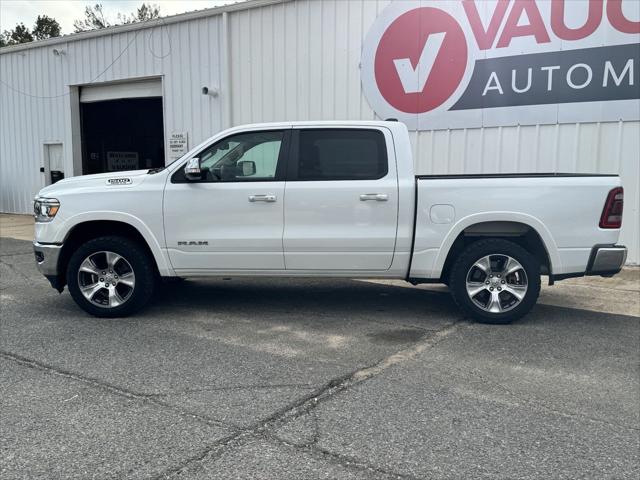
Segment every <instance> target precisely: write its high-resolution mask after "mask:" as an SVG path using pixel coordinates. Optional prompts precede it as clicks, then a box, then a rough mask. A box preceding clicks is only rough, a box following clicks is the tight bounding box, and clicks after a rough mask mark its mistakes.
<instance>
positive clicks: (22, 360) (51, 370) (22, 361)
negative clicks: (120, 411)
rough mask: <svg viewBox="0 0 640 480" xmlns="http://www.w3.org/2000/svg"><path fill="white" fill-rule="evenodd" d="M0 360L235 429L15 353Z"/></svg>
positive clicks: (145, 396)
mask: <svg viewBox="0 0 640 480" xmlns="http://www.w3.org/2000/svg"><path fill="white" fill-rule="evenodd" d="M0 358H4V359H5V360H9V361H12V362H15V363H18V364H19V365H22V366H24V367H27V368H32V369H35V370H40V371H43V372H46V373H48V374H51V375H57V376H60V377H64V378H68V379H71V380H75V381H77V382H81V383H84V384H85V385H89V386H91V387H95V388H98V389H100V390H103V391H107V392H109V393H112V394H114V395H118V396H120V397H124V398H128V399H130V400H139V401H143V402H147V403H152V404H154V405H156V406H159V407H162V408H166V409H169V410H172V411H174V412H176V413H178V414H179V415H182V416H185V417H190V418H193V419H197V420H199V421H201V422H203V423H206V424H208V425H212V426H216V427H224V428H227V429H235V428H236V427H235V426H234V425H230V424H227V423H224V422H221V421H220V420H217V419H214V418H211V417H208V416H206V415H201V414H197V413H192V412H189V411H187V410H183V409H181V408H179V407H176V406H175V405H171V404H170V403H166V402H163V401H160V400H158V399H156V398H155V395H154V394H146V393H140V392H135V391H133V390H129V389H126V388H123V387H119V386H116V385H113V384H111V383H108V382H105V381H103V380H98V379H97V378H92V377H86V376H84V375H78V374H77V373H73V372H71V371H69V370H64V369H61V368H59V367H55V366H53V365H48V364H46V363H43V362H40V361H37V360H32V359H30V358H26V357H23V356H21V355H17V354H15V353H11V352H4V351H0Z"/></svg>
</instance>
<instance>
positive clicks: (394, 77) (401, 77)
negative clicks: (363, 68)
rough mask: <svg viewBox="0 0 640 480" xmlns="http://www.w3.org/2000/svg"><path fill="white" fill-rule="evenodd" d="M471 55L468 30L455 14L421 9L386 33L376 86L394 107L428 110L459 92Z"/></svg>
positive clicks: (377, 58) (379, 53)
mask: <svg viewBox="0 0 640 480" xmlns="http://www.w3.org/2000/svg"><path fill="white" fill-rule="evenodd" d="M467 54H468V51H467V42H466V39H465V36H464V32H463V31H462V28H461V27H460V25H459V24H458V22H457V21H456V20H455V19H454V18H453V17H452V16H451V15H449V14H448V13H446V12H444V11H442V10H440V9H438V8H430V7H422V8H416V9H414V10H410V11H408V12H406V13H404V14H403V15H400V16H399V17H398V18H397V19H396V20H394V21H393V23H391V24H390V25H389V27H388V28H387V30H386V31H385V32H384V34H383V35H382V38H381V39H380V43H379V45H378V48H377V50H376V55H375V66H374V72H375V80H376V84H377V85H378V89H379V90H380V93H381V94H382V96H383V97H384V98H385V100H386V101H387V102H389V104H390V105H392V106H393V107H394V108H396V109H398V110H400V111H402V112H406V113H424V112H428V111H431V110H433V109H434V108H437V107H439V106H440V105H442V104H443V103H444V102H445V101H446V100H447V99H448V98H449V97H450V96H451V95H452V94H453V92H455V91H456V89H457V88H458V85H460V82H461V81H462V77H463V76H464V73H465V69H466V66H467Z"/></svg>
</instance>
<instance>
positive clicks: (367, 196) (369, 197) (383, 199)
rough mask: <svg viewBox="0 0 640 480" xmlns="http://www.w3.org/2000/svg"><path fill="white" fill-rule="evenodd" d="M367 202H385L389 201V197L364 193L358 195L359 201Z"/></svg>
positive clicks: (384, 194)
mask: <svg viewBox="0 0 640 480" xmlns="http://www.w3.org/2000/svg"><path fill="white" fill-rule="evenodd" d="M369 200H375V201H376V202H386V201H387V200H389V195H387V194H386V193H364V194H362V195H360V201H361V202H366V201H369Z"/></svg>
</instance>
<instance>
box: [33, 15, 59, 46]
mask: <svg viewBox="0 0 640 480" xmlns="http://www.w3.org/2000/svg"><path fill="white" fill-rule="evenodd" d="M33 36H34V38H35V39H36V40H44V39H45V38H51V37H59V36H60V24H59V23H58V22H57V21H56V19H55V18H51V17H49V16H47V15H38V18H37V20H36V24H35V25H34V27H33Z"/></svg>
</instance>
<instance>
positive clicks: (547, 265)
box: [433, 213, 560, 281]
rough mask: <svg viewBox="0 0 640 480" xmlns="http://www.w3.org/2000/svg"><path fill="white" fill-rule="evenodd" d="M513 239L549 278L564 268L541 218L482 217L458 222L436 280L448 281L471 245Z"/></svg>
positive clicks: (436, 265)
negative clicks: (459, 259) (460, 256)
mask: <svg viewBox="0 0 640 480" xmlns="http://www.w3.org/2000/svg"><path fill="white" fill-rule="evenodd" d="M489 237H492V238H503V239H505V240H510V241H512V242H514V243H516V244H518V245H520V246H521V247H523V248H525V249H526V250H527V251H529V252H530V253H532V254H533V255H534V256H535V257H536V258H537V259H538V261H539V262H540V265H541V271H542V273H543V274H545V275H549V274H552V273H553V272H554V271H557V270H558V269H559V268H560V257H559V255H558V249H557V246H556V243H555V241H554V240H553V237H552V236H551V233H550V232H549V231H548V230H547V228H546V227H545V226H544V224H543V223H542V222H540V221H539V220H538V219H537V218H535V217H532V216H529V215H524V214H513V213H508V214H500V215H496V214H495V213H494V214H479V215H473V216H470V217H467V218H465V219H463V220H461V221H460V222H458V223H457V224H456V225H455V227H454V228H453V229H452V230H451V231H450V232H449V234H448V235H447V237H446V238H445V240H444V241H443V243H442V246H441V248H440V250H439V253H438V255H437V257H436V260H435V262H434V268H433V277H434V278H441V279H443V280H445V281H446V280H447V279H448V275H449V272H450V269H451V266H452V264H453V262H454V260H455V258H456V257H457V256H458V255H459V254H460V252H461V251H462V250H463V249H464V248H465V247H466V246H467V245H469V244H470V243H473V242H475V241H477V240H480V239H483V238H489Z"/></svg>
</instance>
